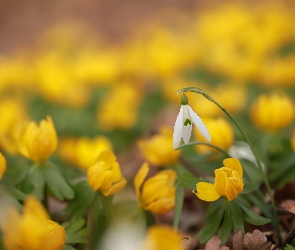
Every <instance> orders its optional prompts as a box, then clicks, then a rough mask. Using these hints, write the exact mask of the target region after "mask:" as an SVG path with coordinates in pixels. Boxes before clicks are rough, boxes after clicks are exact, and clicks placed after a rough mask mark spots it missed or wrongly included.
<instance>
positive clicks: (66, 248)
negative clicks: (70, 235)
mask: <svg viewBox="0 0 295 250" xmlns="http://www.w3.org/2000/svg"><path fill="white" fill-rule="evenodd" d="M63 250H76V248H74V247H72V246H70V245H65V246H64V248H63Z"/></svg>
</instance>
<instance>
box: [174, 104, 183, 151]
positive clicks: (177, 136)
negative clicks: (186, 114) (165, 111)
mask: <svg viewBox="0 0 295 250" xmlns="http://www.w3.org/2000/svg"><path fill="white" fill-rule="evenodd" d="M182 128H183V106H181V107H180V111H179V114H178V116H177V118H176V121H175V125H174V131H173V148H174V149H176V148H177V147H178V145H179V143H180V141H181V137H182Z"/></svg>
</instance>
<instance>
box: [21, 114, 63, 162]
mask: <svg viewBox="0 0 295 250" xmlns="http://www.w3.org/2000/svg"><path fill="white" fill-rule="evenodd" d="M57 140H58V139H57V134H56V131H55V128H54V124H53V122H52V119H51V117H50V116H47V118H46V120H42V121H41V122H40V124H39V126H38V124H37V123H35V122H30V123H27V124H25V125H24V126H23V127H22V129H21V132H20V135H19V141H18V146H19V151H20V153H21V154H22V155H23V156H24V157H26V158H28V159H30V160H32V161H34V162H36V163H38V164H42V163H43V162H45V161H46V160H47V159H48V157H49V156H50V155H51V154H52V153H53V152H54V151H55V149H56V147H57Z"/></svg>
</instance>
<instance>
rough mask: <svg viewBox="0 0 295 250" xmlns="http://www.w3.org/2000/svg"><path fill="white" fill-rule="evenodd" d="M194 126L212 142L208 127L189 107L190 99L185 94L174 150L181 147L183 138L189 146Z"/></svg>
mask: <svg viewBox="0 0 295 250" xmlns="http://www.w3.org/2000/svg"><path fill="white" fill-rule="evenodd" d="M192 124H195V126H196V127H197V129H198V130H199V131H200V133H201V134H202V136H204V137H205V139H206V140H207V141H208V142H210V141H211V136H210V134H209V131H208V129H207V128H206V125H205V124H204V122H203V121H202V119H201V118H200V117H199V116H198V115H197V113H196V112H195V111H193V109H192V108H191V107H190V106H189V105H188V98H187V96H186V95H185V94H182V96H181V108H180V111H179V114H178V116H177V118H176V121H175V125H174V133H173V148H174V149H176V148H177V147H178V146H179V143H180V141H181V138H182V139H183V142H184V143H185V144H187V143H188V142H189V140H190V137H191V133H192Z"/></svg>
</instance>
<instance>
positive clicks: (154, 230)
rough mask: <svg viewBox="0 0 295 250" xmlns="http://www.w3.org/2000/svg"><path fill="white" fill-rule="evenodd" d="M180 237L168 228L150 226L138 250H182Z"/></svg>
mask: <svg viewBox="0 0 295 250" xmlns="http://www.w3.org/2000/svg"><path fill="white" fill-rule="evenodd" d="M181 239H182V236H181V234H180V233H178V232H175V231H174V229H173V228H172V227H169V226H164V225H160V226H158V225H157V226H152V227H150V228H149V229H148V231H147V234H146V236H145V238H144V239H143V241H142V242H141V244H140V247H139V250H166V249H169V250H184V249H185V248H184V246H183V245H182V244H181Z"/></svg>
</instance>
